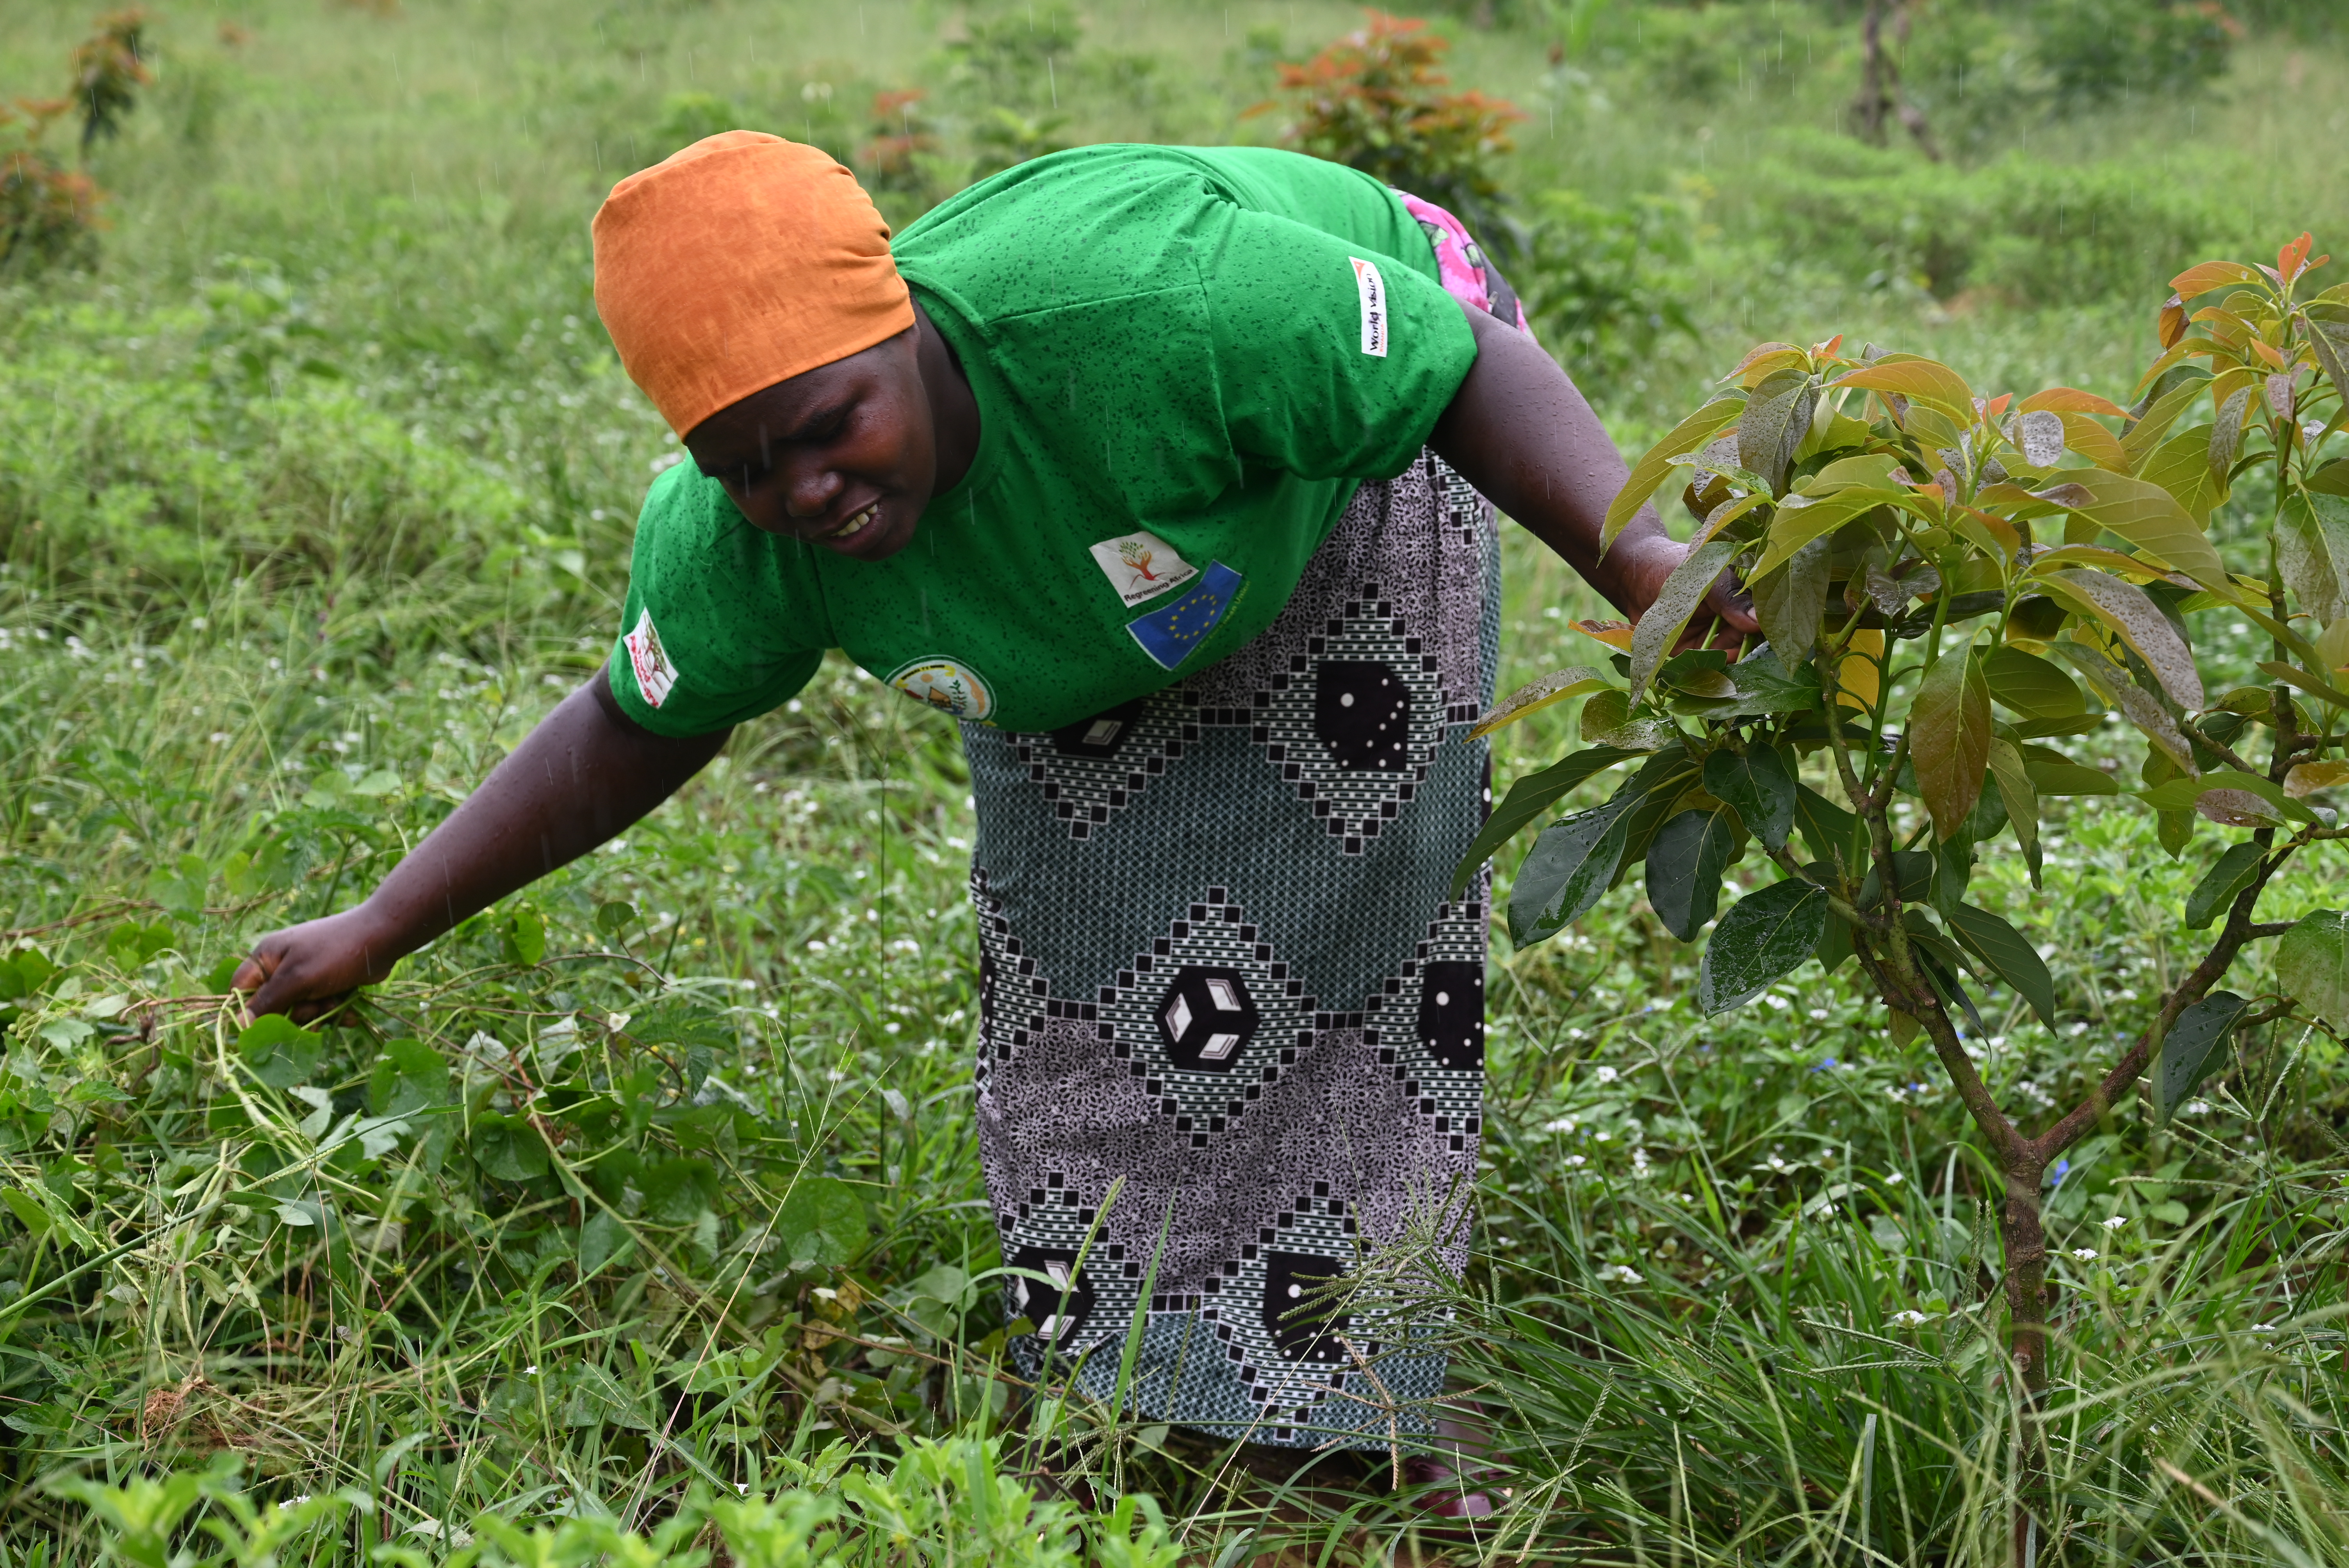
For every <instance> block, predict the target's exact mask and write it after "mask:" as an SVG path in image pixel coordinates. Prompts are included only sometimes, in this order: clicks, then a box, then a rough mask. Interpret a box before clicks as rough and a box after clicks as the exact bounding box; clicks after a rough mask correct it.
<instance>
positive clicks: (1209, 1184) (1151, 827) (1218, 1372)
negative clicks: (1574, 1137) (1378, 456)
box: [964, 455, 1500, 1447]
mask: <svg viewBox="0 0 2349 1568" xmlns="http://www.w3.org/2000/svg"><path fill="white" fill-rule="evenodd" d="M1497 563H1498V548H1497V542H1496V539H1495V521H1494V515H1493V511H1492V509H1491V507H1490V506H1488V505H1487V504H1486V503H1485V500H1483V498H1481V497H1480V496H1478V495H1477V493H1476V492H1475V490H1473V489H1471V488H1470V487H1469V486H1468V485H1467V484H1466V483H1465V482H1464V481H1463V480H1460V479H1459V478H1458V477H1457V476H1456V475H1454V474H1453V473H1452V472H1451V471H1450V470H1449V469H1446V468H1445V467H1444V465H1443V464H1442V463H1441V462H1440V461H1439V460H1438V459H1435V458H1434V457H1433V455H1423V457H1422V458H1421V459H1420V460H1419V461H1418V462H1417V463H1415V464H1414V465H1413V467H1412V468H1411V469H1409V470H1408V471H1406V472H1405V473H1404V474H1403V475H1402V477H1401V478H1398V479H1395V480H1388V481H1385V482H1381V483H1369V484H1365V485H1363V486H1362V487H1361V490H1360V491H1358V492H1357V494H1356V495H1355V497H1354V500H1353V501H1352V503H1351V505H1350V506H1349V507H1348V509H1347V511H1346V512H1345V514H1344V516H1343V518H1342V519H1341V520H1340V522H1339V523H1338V525H1337V528H1336V529H1335V531H1333V532H1332V533H1331V534H1330V538H1329V539H1328V540H1327V541H1326V542H1324V543H1323V544H1322V546H1321V548H1320V550H1319V552H1317V553H1316V554H1315V556H1314V557H1313V559H1312V561H1311V562H1310V563H1309V565H1308V567H1307V569H1306V572H1305V575H1304V578H1303V580H1302V581H1301V582H1300V583H1299V585H1298V588H1297V591H1296V593H1295V594H1294V596H1293V597H1292V598H1291V599H1290V600H1289V603H1288V607H1287V609H1286V610H1284V611H1283V612H1282V614H1281V615H1280V616H1279V618H1278V620H1276V621H1275V622H1274V623H1273V624H1272V625H1271V626H1270V627H1269V628H1268V629H1267V630H1266V631H1265V632H1264V633H1263V634H1261V635H1260V636H1258V637H1257V639H1256V640H1255V641H1254V642H1252V643H1250V644H1248V645H1247V646H1245V647H1243V648H1241V649H1239V650H1238V651H1237V652H1236V653H1234V654H1232V655H1230V656H1228V657H1226V658H1225V659H1224V660H1223V661H1222V662H1220V663H1218V664H1216V665H1213V666H1211V667H1209V668H1207V669H1205V670H1202V671H1200V672H1199V673H1198V674H1197V675H1195V676H1192V677H1191V678H1190V679H1188V680H1185V681H1184V682H1182V683H1181V684H1179V685H1177V686H1172V687H1170V688H1168V689H1165V690H1163V691H1160V692H1158V693H1155V694H1154V695H1152V696H1148V697H1144V698H1142V699H1140V700H1138V701H1136V702H1133V703H1131V704H1128V705H1126V706H1124V707H1119V708H1116V709H1113V710H1112V711H1111V712H1108V713H1105V714H1102V715H1100V716H1099V717H1094V718H1092V719H1089V720H1087V721H1085V722H1083V723H1081V724H1077V725H1072V726H1071V727H1068V728H1066V729H1062V730H1060V731H1057V732H1054V733H1051V734H1036V735H1022V734H1008V733H1004V732H1000V731H997V730H992V729H988V728H986V727H981V726H978V725H967V726H966V727H965V730H964V735H965V739H966V743H967V746H968V754H969V758H970V769H971V778H972V789H973V794H974V797H975V799H976V803H977V808H978V844H977V848H976V851H975V852H974V854H973V857H972V861H973V864H972V874H971V885H972V897H973V899H974V901H975V903H976V904H977V907H978V923H979V933H980V951H981V969H980V975H981V981H980V998H981V1008H980V1033H979V1047H978V1064H977V1081H978V1125H979V1137H980V1152H981V1158H982V1161H983V1162H984V1165H985V1169H986V1175H987V1185H988V1193H989V1195H990V1197H991V1199H992V1201H993V1206H994V1209H995V1213H996V1222H997V1224H998V1226H999V1232H1000V1235H1001V1240H1002V1246H1003V1257H1004V1261H1005V1262H1006V1263H1007V1264H1010V1265H1012V1266H1013V1267H1015V1268H1018V1269H1021V1270H1025V1271H1030V1273H1031V1274H1034V1275H1036V1276H1040V1278H1021V1277H1016V1276H1015V1277H1013V1278H1012V1279H1011V1280H1010V1282H1009V1288H1008V1291H1007V1295H1008V1297H1009V1299H1008V1302H1007V1315H1008V1316H1014V1317H1023V1316H1024V1317H1026V1318H1027V1319H1029V1321H1030V1323H1032V1324H1034V1325H1035V1326H1036V1329H1037V1332H1036V1333H1035V1334H1033V1335H1031V1336H1027V1337H1024V1338H1021V1339H1018V1340H1015V1341H1014V1342H1013V1344H1014V1346H1015V1354H1016V1355H1017V1356H1018V1357H1019V1363H1020V1366H1021V1368H1022V1369H1023V1370H1024V1371H1025V1372H1026V1373H1028V1374H1029V1375H1030V1376H1041V1377H1046V1378H1047V1379H1048V1380H1050V1381H1055V1382H1060V1381H1066V1380H1070V1379H1071V1378H1072V1379H1073V1381H1074V1383H1075V1384H1076V1386H1077V1388H1078V1389H1079V1391H1080V1392H1081V1393H1082V1394H1085V1395H1089V1396H1091V1397H1093V1398H1101V1399H1104V1400H1105V1399H1107V1398H1110V1397H1111V1396H1112V1394H1113V1393H1114V1391H1115V1388H1116V1386H1117V1381H1118V1374H1119V1369H1120V1366H1121V1362H1122V1358H1123V1347H1124V1345H1125V1341H1126V1338H1127V1335H1128V1333H1129V1331H1130V1330H1131V1328H1132V1327H1133V1324H1134V1322H1135V1319H1136V1315H1137V1311H1138V1312H1139V1315H1140V1321H1141V1330H1140V1332H1141V1346H1140V1357H1139V1360H1138V1362H1137V1363H1136V1365H1135V1367H1134V1370H1133V1376H1132V1379H1131V1382H1130V1385H1129V1394H1128V1398H1129V1400H1130V1408H1133V1411H1134V1412H1135V1413H1136V1414H1138V1415H1141V1416H1143V1418H1150V1419H1157V1420H1164V1421H1172V1422H1179V1423H1181V1424H1183V1425H1185V1426H1191V1427H1196V1428H1201V1429H1206V1430H1207V1431H1208V1432H1210V1433H1212V1434H1214V1435H1216V1436H1218V1437H1225V1438H1235V1439H1247V1440H1251V1441H1256V1442H1264V1443H1275V1444H1287V1445H1293V1446H1299V1447H1319V1446H1321V1445H1323V1444H1325V1443H1330V1442H1332V1441H1333V1440H1334V1441H1335V1442H1336V1443H1337V1444H1338V1445H1339V1446H1362V1445H1369V1444H1372V1443H1383V1442H1385V1441H1387V1440H1388V1438H1389V1434H1390V1431H1391V1427H1390V1418H1391V1416H1392V1418H1393V1419H1394V1421H1395V1422H1396V1426H1397V1428H1399V1429H1400V1430H1401V1431H1402V1432H1403V1433H1423V1432H1425V1431H1426V1430H1428V1429H1429V1427H1430V1424H1431V1422H1430V1411H1429V1409H1428V1407H1427V1404H1426V1402H1427V1401H1429V1400H1432V1399H1433V1398H1435V1397H1436V1396H1437V1395H1439V1394H1440V1393H1441V1391H1442V1388H1443V1384H1444V1357H1442V1355H1441V1354H1438V1353H1434V1352H1433V1351H1429V1350H1426V1349H1424V1348H1420V1349H1414V1348H1413V1339H1414V1337H1419V1336H1421V1334H1423V1329H1424V1325H1419V1326H1414V1325H1413V1324H1410V1323H1401V1322H1391V1321H1349V1320H1348V1319H1347V1318H1345V1317H1343V1316H1338V1317H1331V1316H1330V1315H1327V1313H1326V1311H1325V1312H1323V1313H1321V1314H1319V1315H1315V1314H1313V1313H1312V1312H1311V1308H1312V1307H1313V1305H1314V1301H1313V1298H1314V1297H1315V1296H1317V1295H1319V1296H1320V1297H1322V1298H1324V1301H1325V1305H1326V1298H1327V1297H1328V1296H1329V1295H1330V1294H1331V1293H1330V1291H1329V1290H1327V1289H1317V1287H1320V1286H1322V1285H1323V1284H1324V1282H1328V1281H1330V1280H1331V1279H1333V1278H1334V1277H1335V1276H1339V1275H1342V1274H1348V1273H1350V1272H1351V1271H1352V1270H1354V1269H1355V1268H1357V1267H1358V1266H1359V1264H1361V1261H1362V1260H1363V1259H1364V1257H1366V1256H1367V1255H1368V1254H1370V1253H1373V1252H1376V1251H1377V1250H1378V1249H1380V1248H1381V1247H1383V1246H1389V1245H1392V1244H1396V1243H1402V1242H1403V1241H1405V1240H1406V1238H1407V1237H1414V1238H1417V1239H1418V1240H1419V1241H1420V1242H1421V1244H1422V1245H1424V1244H1425V1243H1426V1242H1427V1241H1428V1240H1429V1239H1432V1238H1437V1237H1440V1242H1439V1244H1438V1246H1437V1249H1436V1255H1438V1256H1440V1257H1441V1259H1442V1261H1443V1263H1444V1266H1446V1267H1447V1268H1448V1269H1450V1270H1451V1271H1452V1272H1453V1273H1454V1274H1457V1273H1458V1272H1459V1271H1460V1270H1461V1269H1462V1268H1464V1266H1465V1264H1466V1254H1467V1244H1468V1235H1467V1232H1468V1225H1467V1202H1468V1192H1469V1190H1470V1188H1471V1187H1472V1186H1473V1185H1474V1182H1475V1170H1476V1148H1477V1135H1478V1131H1479V1125H1480V1119H1481V1115H1482V1110H1483V1089H1484V1047H1485V1021H1484V1000H1485V903H1486V887H1487V873H1483V872H1480V873H1479V875H1478V877H1477V879H1476V880H1475V882H1473V883H1472V884H1471V885H1470V887H1469V889H1468V891H1467V892H1466V895H1465V897H1464V898H1463V899H1462V900H1459V901H1454V900H1453V899H1451V898H1450V897H1449V896H1448V894H1449V892H1450V884H1451V880H1452V876H1453V872H1454V867H1456V866H1457V865H1458V863H1459V861H1460V859H1461V857H1462V855H1463V854H1464V853H1465V852H1466V851H1467V849H1468V846H1469V843H1470V841H1471V840H1473V839H1474V838H1475V834H1476V830H1477V828H1478V826H1479V824H1480V823H1481V822H1482V820H1483V818H1484V814H1485V810H1486V809H1487V805H1488V802H1489V798H1490V796H1489V779H1488V772H1487V768H1486V761H1485V743H1484V742H1482V741H1471V740H1470V739H1468V738H1467V731H1468V729H1469V728H1470V727H1471V726H1472V725H1473V723H1474V721H1475V718H1476V717H1477V716H1478V714H1479V713H1480V712H1482V711H1483V709H1484V708H1485V707H1487V706H1489V704H1490V702H1491V700H1492V693H1493V684H1494V672H1495V664H1496V662H1497V658H1498V645H1499V624H1500V618H1499V595H1498V571H1497ZM1121 1181H1122V1182H1123V1185H1122V1186H1121V1187H1119V1188H1118V1191H1117V1194H1116V1199H1115V1202H1113V1203H1112V1202H1110V1193H1111V1189H1112V1186H1113V1185H1116V1184H1118V1183H1120V1182H1121ZM1089 1238H1090V1246H1089V1247H1088V1239H1089ZM1081 1251H1082V1252H1083V1264H1082V1267H1081V1268H1079V1267H1078V1260H1079V1254H1080V1252H1081ZM1046 1280H1049V1281H1050V1282H1052V1283H1051V1284H1045V1283H1042V1282H1043V1281H1046ZM1145 1288H1146V1289H1147V1293H1148V1294H1147V1299H1146V1300H1145V1299H1144V1291H1145ZM1415 1329H1417V1330H1418V1331H1420V1332H1419V1333H1415ZM1048 1358H1049V1365H1047V1362H1048ZM1381 1388H1382V1389H1383V1392H1381ZM1398 1406H1399V1407H1401V1408H1400V1409H1396V1408H1395V1407H1398Z"/></svg>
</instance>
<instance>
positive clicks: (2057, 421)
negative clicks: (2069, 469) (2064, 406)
mask: <svg viewBox="0 0 2349 1568" xmlns="http://www.w3.org/2000/svg"><path fill="white" fill-rule="evenodd" d="M2014 424H2015V431H2014V444H2015V445H2016V446H2017V447H2018V448H2020V449H2022V452H2023V461H2024V462H2026V463H2029V464H2030V465H2031V466H2032V467H2033V468H2034V469H2052V468H2054V466H2055V465H2056V464H2057V463H2060V462H2062V461H2063V460H2064V420H2063V417H2062V416H2061V415H2058V414H2054V413H2051V412H2049V411H2048V410H2046V409H2044V408H2034V409H2032V410H2031V411H2029V412H2028V413H2025V414H2023V415H2021V416H2019V417H2017V418H2016V419H2015V422H2014Z"/></svg>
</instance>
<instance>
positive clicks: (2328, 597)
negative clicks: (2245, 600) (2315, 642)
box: [2275, 494, 2349, 624]
mask: <svg viewBox="0 0 2349 1568" xmlns="http://www.w3.org/2000/svg"><path fill="white" fill-rule="evenodd" d="M2275 542H2276V566H2277V570H2278V571H2279V573H2281V574H2282V577H2283V582H2284V587H2285V588H2286V589H2287V590H2289V591H2290V593H2291V594H2292V601H2293V603H2294V604H2295V605H2297V606H2298V607H2299V608H2300V609H2302V610H2304V611H2306V612H2307V613H2308V614H2311V615H2313V616H2314V617H2315V618H2316V621H2317V623H2318V624H2331V623H2332V622H2334V621H2338V620H2340V619H2342V618H2343V616H2344V615H2349V499H2344V498H2342V497H2339V496H2329V495H2307V494H2298V495H2291V496H2287V497H2286V498H2285V499H2284V503H2283V507H2282V511H2281V512H2280V513H2279V514H2278V516H2277V519H2276V531H2275Z"/></svg>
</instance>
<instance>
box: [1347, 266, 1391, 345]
mask: <svg viewBox="0 0 2349 1568" xmlns="http://www.w3.org/2000/svg"><path fill="white" fill-rule="evenodd" d="M1346 259H1347V260H1348V261H1350V262H1351V263H1354V292H1355V294H1358V295H1360V296H1361V302H1362V352H1363V353H1365V354H1368V355H1371V356H1375V357H1377V358H1380V359H1384V358H1385V357H1386V356H1387V280H1386V279H1384V278H1382V277H1381V276H1380V275H1379V269H1378V268H1377V266H1375V265H1374V264H1372V263H1369V262H1366V261H1364V260H1362V258H1361V257H1360V256H1348V257H1347V258H1346Z"/></svg>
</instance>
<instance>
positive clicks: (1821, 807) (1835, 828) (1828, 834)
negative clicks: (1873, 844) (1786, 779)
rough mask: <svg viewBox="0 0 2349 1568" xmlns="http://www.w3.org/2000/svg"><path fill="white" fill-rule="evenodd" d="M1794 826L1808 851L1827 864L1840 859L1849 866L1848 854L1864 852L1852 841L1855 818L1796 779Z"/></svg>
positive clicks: (1857, 825) (1854, 833) (1850, 855)
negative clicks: (1809, 849)
mask: <svg viewBox="0 0 2349 1568" xmlns="http://www.w3.org/2000/svg"><path fill="white" fill-rule="evenodd" d="M1795 827H1796V829H1798V830H1800V831H1801V833H1802V835H1803V842H1805V843H1806V844H1808V845H1809V846H1810V847H1811V853H1812V854H1814V855H1816V856H1817V857H1818V858H1819V859H1820V860H1821V861H1825V862H1826V863H1827V864H1828V865H1835V864H1837V862H1838V861H1840V862H1841V863H1842V864H1843V865H1844V866H1845V867H1847V868H1849V867H1850V866H1851V865H1852V864H1853V861H1852V857H1853V856H1854V855H1855V854H1858V853H1862V852H1864V851H1860V850H1858V849H1856V848H1855V847H1854V843H1853V841H1854V839H1855V837H1856V836H1857V829H1858V827H1859V819H1858V818H1857V816H1855V815H1854V814H1853V813H1851V812H1850V811H1848V810H1845V809H1844V808H1843V807H1841V806H1838V805H1837V804H1836V803H1835V802H1834V801H1832V800H1830V799H1827V798H1826V796H1824V795H1822V794H1820V793H1819V792H1818V791H1817V790H1816V789H1812V788H1811V787H1810V786H1809V785H1807V784H1804V783H1800V782H1797V783H1796V784H1795Z"/></svg>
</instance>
